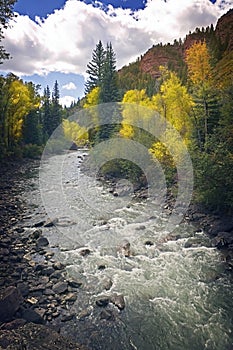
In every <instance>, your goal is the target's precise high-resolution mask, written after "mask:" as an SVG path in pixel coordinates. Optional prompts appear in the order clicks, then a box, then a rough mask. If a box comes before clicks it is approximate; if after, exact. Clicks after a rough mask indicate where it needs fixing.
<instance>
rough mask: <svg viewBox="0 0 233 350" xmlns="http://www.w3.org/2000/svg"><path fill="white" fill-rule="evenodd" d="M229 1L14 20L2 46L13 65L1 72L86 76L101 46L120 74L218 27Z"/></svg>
mask: <svg viewBox="0 0 233 350" xmlns="http://www.w3.org/2000/svg"><path fill="white" fill-rule="evenodd" d="M230 3H231V2H230V1H228V0H217V1H216V3H215V4H212V3H211V2H210V1H209V0H179V6H178V5H177V0H167V1H166V2H165V1H164V0H148V1H147V2H146V5H145V8H144V9H143V10H138V11H135V12H132V11H131V10H129V9H122V8H117V9H115V8H113V7H112V6H111V5H109V6H108V7H107V8H106V7H105V10H103V9H102V8H101V6H98V7H93V6H92V5H90V4H85V3H84V2H82V1H80V0H67V2H66V3H65V6H64V8H62V9H60V10H55V11H54V13H53V14H50V15H48V16H47V18H45V19H41V18H38V17H36V19H35V21H32V20H31V19H30V18H29V17H28V16H18V17H17V18H16V19H15V21H14V23H11V24H12V27H11V28H8V29H7V31H6V34H5V36H6V38H5V40H4V42H3V44H4V46H5V48H6V49H7V50H8V52H10V53H11V55H12V57H13V58H12V59H11V60H9V61H5V62H4V64H3V65H1V69H2V70H5V71H12V72H14V73H15V74H18V75H32V74H35V73H37V74H40V75H41V74H47V73H48V72H52V71H60V72H63V73H76V74H82V75H85V72H86V65H87V63H88V62H89V61H90V59H91V55H92V50H93V49H94V48H95V45H96V43H97V42H98V41H99V40H102V42H103V43H104V44H105V45H106V43H107V42H109V41H111V42H112V45H113V48H114V50H115V52H116V56H117V65H118V68H120V67H121V66H123V65H125V64H128V63H129V62H132V61H134V60H135V59H136V58H137V57H138V56H140V55H141V54H143V53H144V52H145V51H146V50H147V49H148V48H150V47H151V46H152V45H153V44H157V43H159V42H163V43H166V42H169V41H170V42H172V41H173V40H174V39H175V38H177V39H178V38H179V37H181V38H183V37H184V36H185V35H186V34H187V33H188V32H189V30H194V29H195V28H196V27H197V26H204V27H205V26H207V25H210V24H211V23H213V24H214V25H215V24H216V21H217V19H218V17H220V16H221V15H222V14H223V13H225V12H226V11H227V10H228V9H229V8H230V7H231V4H230Z"/></svg>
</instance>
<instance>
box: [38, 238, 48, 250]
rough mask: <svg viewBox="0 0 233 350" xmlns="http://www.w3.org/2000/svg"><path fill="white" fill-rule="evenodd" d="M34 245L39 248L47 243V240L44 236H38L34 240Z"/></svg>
mask: <svg viewBox="0 0 233 350" xmlns="http://www.w3.org/2000/svg"><path fill="white" fill-rule="evenodd" d="M36 245H37V247H39V248H41V247H46V246H47V245H49V241H48V239H47V238H46V237H39V238H38V239H37V241H36Z"/></svg>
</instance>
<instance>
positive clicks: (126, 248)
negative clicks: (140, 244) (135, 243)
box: [118, 239, 131, 257]
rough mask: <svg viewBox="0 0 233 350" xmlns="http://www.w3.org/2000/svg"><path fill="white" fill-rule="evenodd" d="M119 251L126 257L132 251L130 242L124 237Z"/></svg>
mask: <svg viewBox="0 0 233 350" xmlns="http://www.w3.org/2000/svg"><path fill="white" fill-rule="evenodd" d="M118 250H119V252H120V253H121V254H122V255H123V256H125V257H130V255H131V251H130V243H129V241H128V240H127V239H124V240H123V241H122V243H121V244H120V247H119V249H118Z"/></svg>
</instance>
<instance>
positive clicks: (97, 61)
mask: <svg viewBox="0 0 233 350" xmlns="http://www.w3.org/2000/svg"><path fill="white" fill-rule="evenodd" d="M104 63H105V50H104V47H103V44H102V42H101V40H100V41H99V42H98V44H97V45H96V48H95V50H94V51H93V53H92V60H91V62H89V63H88V65H87V74H88V75H89V78H88V80H87V82H86V84H85V91H86V93H89V92H90V91H91V90H92V89H93V88H95V87H100V85H101V83H102V79H103V72H104Z"/></svg>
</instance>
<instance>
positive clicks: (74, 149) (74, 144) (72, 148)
mask: <svg viewBox="0 0 233 350" xmlns="http://www.w3.org/2000/svg"><path fill="white" fill-rule="evenodd" d="M69 150H70V151H77V150H78V146H77V144H76V143H75V142H72V144H71V146H70V148H69Z"/></svg>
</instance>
